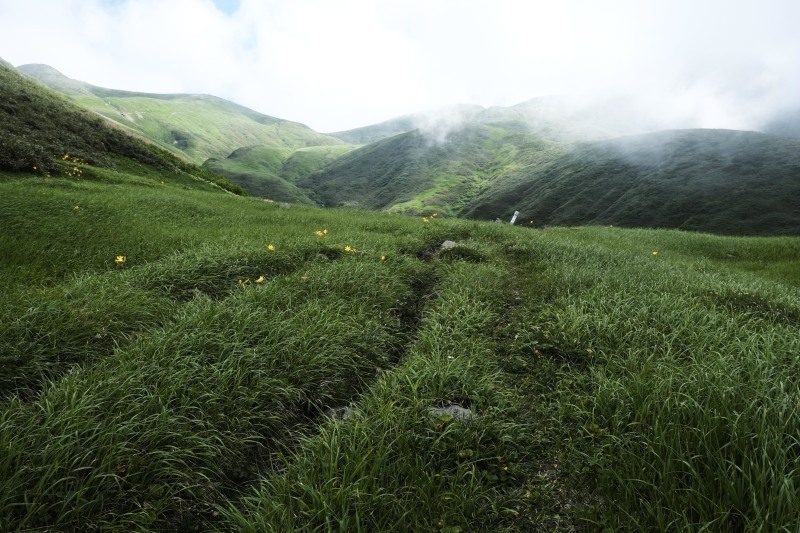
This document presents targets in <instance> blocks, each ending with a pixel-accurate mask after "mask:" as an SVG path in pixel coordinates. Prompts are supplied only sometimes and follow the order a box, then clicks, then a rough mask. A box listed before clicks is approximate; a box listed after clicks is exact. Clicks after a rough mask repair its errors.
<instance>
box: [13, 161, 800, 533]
mask: <svg viewBox="0 0 800 533" xmlns="http://www.w3.org/2000/svg"><path fill="white" fill-rule="evenodd" d="M108 172H109V178H108V180H106V181H97V180H74V179H70V178H68V177H51V178H46V177H42V176H35V175H32V174H29V175H22V174H0V223H2V227H3V228H4V232H3V233H2V235H0V244H2V250H0V281H2V283H3V286H4V287H5V290H4V292H3V297H2V299H0V317H2V318H1V319H0V354H2V355H1V357H2V364H0V369H1V370H0V391H2V398H3V400H2V402H1V403H0V523H2V524H4V527H5V528H8V529H9V530H35V529H42V530H44V529H50V530H71V529H78V528H80V529H101V528H103V529H116V530H128V531H129V530H158V529H173V530H174V529H177V530H208V529H216V530H223V531H228V530H238V531H297V530H303V529H317V530H328V529H342V530H365V531H391V530H396V531H399V530H402V531H449V532H455V531H554V530H597V529H603V528H604V527H605V528H609V529H611V530H624V529H627V530H636V531H645V530H696V529H700V528H703V527H704V528H705V529H707V530H715V531H729V530H739V531H751V530H757V529H759V528H760V529H762V530H769V531H779V530H782V529H783V530H791V529H792V528H793V527H795V526H796V524H797V523H799V522H800V511H798V507H797V505H795V504H796V502H797V501H798V498H800V477H798V476H800V448H799V447H798V446H799V445H798V441H797V439H796V435H797V432H798V431H800V413H799V412H798V410H797V409H796V406H797V405H798V402H800V387H798V386H797V384H796V379H795V377H796V375H797V373H798V371H800V366H799V365H800V363H798V359H797V357H796V355H797V353H798V352H799V351H800V335H797V331H798V328H799V327H800V307H798V302H800V282H799V281H798V280H800V239H798V238H796V237H795V238H792V237H783V238H741V237H740V238H733V237H715V236H710V235H703V234H695V233H683V232H676V231H664V230H624V229H617V228H607V227H606V228H601V227H595V228H572V229H546V230H530V229H524V228H519V227H510V226H508V225H500V224H494V223H485V222H474V221H467V220H455V219H441V218H432V219H429V220H428V222H424V221H422V220H421V219H419V218H411V217H402V216H397V215H390V214H385V213H372V212H365V211H356V210H336V209H329V210H323V209H318V208H312V207H304V206H293V207H291V208H289V209H285V208H282V207H280V206H279V204H277V203H273V202H265V201H262V200H258V199H254V198H242V197H236V196H233V195H225V194H219V193H215V192H213V191H211V190H209V191H202V190H199V189H197V188H189V187H188V186H184V185H181V184H178V183H173V182H171V181H169V180H170V177H171V176H170V174H169V173H168V172H166V173H165V174H164V179H165V181H166V183H165V184H164V185H161V184H160V183H159V182H157V181H154V180H153V179H150V178H148V177H146V176H143V177H142V178H141V179H140V180H131V179H122V178H120V179H118V180H112V179H111V178H112V177H113V176H111V174H110V172H111V171H108ZM445 240H453V241H455V242H456V243H457V244H458V246H457V247H455V248H452V249H449V250H442V249H441V246H440V245H441V243H442V242H444V241H445ZM118 256H121V257H123V258H124V261H121V260H118V259H117V258H118ZM345 408H348V409H345ZM445 408H448V409H449V411H445V410H443V409H445ZM326 410H327V411H326ZM326 412H328V413H333V414H335V416H330V415H326V414H325V413H326Z"/></svg>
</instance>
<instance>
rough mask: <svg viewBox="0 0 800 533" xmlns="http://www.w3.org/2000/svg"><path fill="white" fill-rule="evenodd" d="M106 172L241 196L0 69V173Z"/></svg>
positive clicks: (95, 175) (81, 175)
mask: <svg viewBox="0 0 800 533" xmlns="http://www.w3.org/2000/svg"><path fill="white" fill-rule="evenodd" d="M104 169H105V170H104ZM110 169H116V170H121V171H126V170H134V171H135V172H136V173H137V175H142V174H145V175H148V176H150V177H152V178H154V179H156V178H157V179H158V180H159V181H162V182H163V181H164V180H168V181H172V182H175V181H178V182H181V183H183V184H184V185H189V186H192V187H195V186H209V185H210V184H211V183H215V184H217V185H219V186H222V187H223V188H226V189H228V190H232V191H236V192H242V190H241V189H240V188H239V187H238V186H235V185H233V184H231V183H230V182H228V181H227V180H225V179H224V178H222V177H220V176H218V175H215V174H212V173H211V172H209V171H207V170H205V169H201V168H199V167H196V166H195V165H192V164H190V163H187V162H185V161H183V160H182V159H179V158H177V157H175V156H174V155H173V154H171V153H169V152H167V151H165V150H163V149H161V148H158V147H156V146H154V145H152V144H148V143H145V142H142V141H141V140H140V139H138V138H135V137H134V136H132V135H130V134H129V133H128V132H126V131H124V130H122V129H121V128H118V127H114V126H112V125H111V124H109V123H108V122H107V121H105V120H103V119H101V118H100V117H98V116H97V115H96V114H94V113H91V112H89V111H86V110H85V109H83V108H81V107H79V106H78V105H76V104H75V103H73V102H71V101H69V100H67V99H65V98H64V97H62V96H61V95H59V94H56V93H55V92H53V91H51V90H49V89H47V88H44V87H42V86H41V85H39V84H38V83H35V82H33V81H31V80H30V79H29V78H27V77H25V76H22V75H21V74H20V73H19V72H17V70H16V69H14V68H11V67H7V66H4V65H0V171H2V170H5V171H15V172H23V173H29V174H38V175H43V176H48V177H50V176H52V177H56V176H67V177H70V178H74V179H100V180H102V179H112V178H111V177H110V176H109V175H108V173H107V172H106V170H110Z"/></svg>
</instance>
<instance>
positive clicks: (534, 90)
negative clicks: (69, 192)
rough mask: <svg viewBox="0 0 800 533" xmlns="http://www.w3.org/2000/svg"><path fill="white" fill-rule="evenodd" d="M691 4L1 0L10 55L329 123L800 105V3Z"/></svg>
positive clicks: (658, 117)
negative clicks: (565, 101)
mask: <svg viewBox="0 0 800 533" xmlns="http://www.w3.org/2000/svg"><path fill="white" fill-rule="evenodd" d="M696 4H697V3H696V2H690V1H688V0H675V1H672V2H666V1H662V0H654V1H650V2H641V1H639V2H636V1H634V0H615V1H614V2H612V3H606V4H604V5H597V4H594V3H591V2H589V1H587V0H567V1H565V2H560V3H558V4H552V3H544V2H521V1H513V0H499V1H494V2H491V3H490V2H482V1H462V2H457V1H455V0H440V1H423V0H409V1H406V2H399V1H395V0H387V1H385V2H377V1H367V0H342V1H340V2H336V3H335V4H334V3H331V2H324V0H298V1H297V2H291V3H282V2H276V1H259V0H215V1H212V0H81V1H78V0H61V1H57V0H28V1H22V0H0V57H2V58H3V59H5V60H6V61H8V62H10V63H12V64H13V65H15V66H20V65H22V64H30V63H42V64H47V65H49V66H51V67H53V68H55V69H57V70H58V71H60V72H61V73H63V74H64V75H65V76H67V77H69V78H72V79H76V80H80V81H84V82H87V83H90V84H92V85H96V86H101V87H106V88H111V89H121V90H130V91H141V92H150V93H193V94H211V95H214V96H218V97H221V98H225V99H228V100H231V101H233V102H236V103H238V104H241V105H244V106H247V107H249V108H251V109H254V110H256V111H258V112H260V113H264V114H267V115H271V116H274V117H278V118H282V119H286V120H292V121H296V122H301V123H303V124H306V125H308V126H310V127H312V128H313V129H315V130H317V131H320V132H333V131H342V130H347V129H352V128H357V127H363V126H367V125H370V124H376V123H379V122H383V121H386V120H389V119H392V118H395V117H398V116H403V115H408V114H415V113H422V112H425V111H428V110H433V109H437V108H440V107H443V106H449V105H456V104H474V105H480V106H483V107H491V106H510V105H515V104H518V103H521V102H525V101H527V100H529V99H532V98H536V97H541V96H546V95H554V94H558V95H568V96H570V97H571V98H574V99H577V100H579V101H583V102H586V103H587V105H589V104H591V105H594V104H596V103H597V102H625V105H626V106H627V107H628V108H629V109H630V110H634V111H635V113H639V114H641V116H642V118H643V119H646V120H652V121H655V122H658V123H663V124H667V125H672V126H675V127H717V128H734V129H753V128H755V127H756V126H757V125H758V124H759V123H761V122H763V121H764V120H766V119H768V118H769V117H770V116H772V115H773V114H775V113H778V112H781V111H785V110H789V109H796V108H798V107H800V69H798V68H797V65H800V32H797V31H796V30H795V28H794V25H795V23H796V21H797V20H800V4H797V3H796V2H791V1H788V0H763V1H760V2H755V1H739V2H723V1H721V0H708V1H706V2H703V4H702V5H696ZM632 112H633V111H632Z"/></svg>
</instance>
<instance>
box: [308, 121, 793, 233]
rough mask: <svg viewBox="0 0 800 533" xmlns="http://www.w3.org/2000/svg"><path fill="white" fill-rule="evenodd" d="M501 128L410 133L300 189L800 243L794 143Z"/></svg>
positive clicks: (357, 199)
mask: <svg viewBox="0 0 800 533" xmlns="http://www.w3.org/2000/svg"><path fill="white" fill-rule="evenodd" d="M512 122H513V121H512ZM516 122H517V123H519V121H516ZM508 124H509V123H508V122H504V123H499V124H494V125H490V124H474V123H473V124H471V125H469V126H464V127H462V128H460V129H457V130H453V131H452V132H450V133H449V134H448V135H447V137H446V139H445V140H444V142H437V141H436V140H433V139H431V138H430V137H427V136H425V135H424V134H422V133H421V132H420V131H419V130H415V131H413V132H409V133H405V134H402V135H398V136H395V137H391V138H389V139H384V140H382V141H379V142H376V143H373V144H370V145H367V146H365V147H362V148H360V149H358V150H355V151H353V152H351V153H349V154H347V155H345V156H343V157H342V158H340V159H339V160H337V161H335V162H334V163H332V164H330V165H328V166H326V167H324V168H323V169H321V170H319V171H317V172H315V173H312V174H311V175H309V176H308V177H307V178H305V179H304V180H301V181H300V182H299V184H300V185H301V186H303V187H305V188H308V189H312V190H313V191H315V193H316V195H317V196H316V198H317V200H318V201H319V202H320V203H322V204H323V205H332V206H333V205H354V206H358V207H365V208H369V209H383V210H388V211H405V212H409V213H425V212H427V211H433V210H436V211H442V212H444V213H446V214H451V215H456V216H468V217H473V218H480V219H494V218H496V217H500V218H501V219H503V220H508V219H509V218H510V217H511V215H512V214H513V213H514V211H520V213H521V215H522V219H524V220H526V221H527V223H528V224H531V223H533V224H534V225H537V226H541V225H553V224H557V225H578V224H613V225H620V226H632V227H633V226H637V227H665V228H682V229H692V230H700V231H712V232H717V233H728V234H787V233H788V234H797V233H800V214H799V213H798V212H797V209H796V199H797V198H798V197H800V141H797V140H793V139H786V138H781V137H777V136H773V135H766V134H761V133H755V132H742V131H730V130H674V131H664V132H656V133H649V134H641V135H634V136H626V137H621V138H616V139H610V140H604V141H594V142H572V143H566V142H558V141H557V140H553V138H552V136H550V137H551V138H546V137H543V136H542V135H539V134H536V133H533V132H532V131H534V130H535V128H531V127H528V128H524V131H518V130H517V131H515V130H513V129H509V126H508ZM534 125H535V123H534ZM531 221H533V222H531Z"/></svg>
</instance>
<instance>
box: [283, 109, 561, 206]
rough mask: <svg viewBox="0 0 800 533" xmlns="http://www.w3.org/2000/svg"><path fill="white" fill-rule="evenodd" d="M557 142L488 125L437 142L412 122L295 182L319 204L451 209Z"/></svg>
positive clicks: (549, 152) (551, 151)
mask: <svg viewBox="0 0 800 533" xmlns="http://www.w3.org/2000/svg"><path fill="white" fill-rule="evenodd" d="M560 150H561V148H560V147H559V146H558V145H556V144H554V143H551V142H549V141H545V140H542V139H539V138H536V137H534V136H531V135H529V134H527V133H519V132H513V131H509V130H507V129H505V128H501V127H493V126H488V125H474V126H470V127H463V128H459V129H457V130H454V131H453V132H451V133H450V134H449V135H448V136H447V138H446V139H445V140H444V141H443V142H439V141H437V140H435V139H432V138H431V137H429V136H427V135H425V134H423V133H422V132H420V131H419V130H415V131H412V132H408V133H404V134H401V135H396V136H394V137H390V138H388V139H384V140H382V141H377V142H375V143H372V144H369V145H367V146H365V147H362V148H360V149H358V150H354V151H353V152H350V153H348V154H346V155H344V156H342V157H341V158H339V159H337V160H336V161H334V162H333V163H331V164H329V165H328V166H326V167H324V168H323V169H321V170H320V171H318V172H315V173H312V174H310V175H309V176H308V177H307V178H305V179H303V180H300V181H299V182H298V184H299V185H300V186H302V187H304V188H306V189H310V190H312V191H314V196H313V197H314V198H316V199H317V200H318V201H319V202H320V203H321V204H322V205H328V206H358V207H362V208H368V209H382V210H387V211H393V212H407V213H423V212H430V211H438V212H441V213H444V214H449V215H457V214H459V212H460V211H461V210H462V209H463V208H464V206H466V205H467V203H468V202H469V201H470V200H471V199H472V198H473V197H474V196H475V195H476V194H478V192H479V191H480V190H481V189H482V188H484V187H486V186H487V184H488V183H489V182H490V181H491V180H492V179H494V178H495V176H496V175H498V174H499V173H502V172H504V171H507V170H508V169H510V168H515V167H516V166H517V165H519V164H520V161H523V160H539V159H542V158H544V159H547V158H548V157H554V156H555V154H558V153H560Z"/></svg>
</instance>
